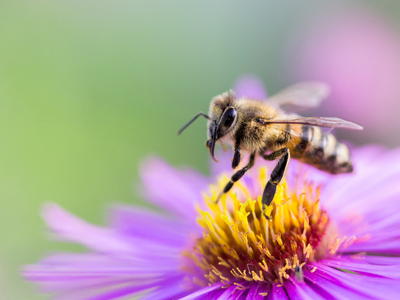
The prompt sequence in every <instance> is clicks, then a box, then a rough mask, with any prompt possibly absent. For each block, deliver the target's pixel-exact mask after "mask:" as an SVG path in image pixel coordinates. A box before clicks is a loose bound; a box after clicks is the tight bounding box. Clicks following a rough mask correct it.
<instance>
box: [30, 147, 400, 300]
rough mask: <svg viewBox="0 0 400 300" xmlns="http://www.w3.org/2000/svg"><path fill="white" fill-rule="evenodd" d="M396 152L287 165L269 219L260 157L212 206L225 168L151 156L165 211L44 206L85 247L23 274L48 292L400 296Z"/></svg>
mask: <svg viewBox="0 0 400 300" xmlns="http://www.w3.org/2000/svg"><path fill="white" fill-rule="evenodd" d="M399 159H400V151H399V150H392V151H386V150H384V149H381V148H379V147H375V146H368V147H363V148H358V149H354V150H353V162H354V169H355V171H354V173H353V174H346V175H340V176H332V175H329V174H325V173H323V172H321V171H318V170H316V169H314V168H312V167H308V166H306V165H303V164H301V163H299V162H297V161H295V160H292V161H291V162H290V166H289V169H288V171H287V174H286V180H285V181H284V182H283V183H282V184H280V185H279V189H278V191H277V194H276V196H275V199H274V202H273V205H272V206H271V208H272V210H271V216H272V218H271V220H270V221H267V220H266V219H265V218H264V217H263V215H262V214H261V210H260V204H261V203H260V195H261V193H262V189H263V187H264V185H265V183H266V181H267V179H268V177H267V176H266V174H268V173H267V172H268V171H269V170H270V169H268V167H266V165H265V163H264V162H262V163H261V161H260V163H259V164H256V166H255V167H254V168H253V169H252V170H250V171H249V172H248V174H246V175H245V177H244V180H241V181H240V182H238V184H237V185H236V186H235V187H234V189H233V190H232V192H230V193H228V194H227V195H226V196H224V197H222V199H221V201H220V203H219V204H218V205H216V204H214V202H213V201H214V199H215V195H216V194H217V193H218V192H219V190H220V189H221V188H223V186H224V184H225V183H226V181H227V180H228V176H229V175H230V171H229V170H227V172H225V173H223V174H222V175H221V176H219V177H218V179H207V178H205V177H204V176H202V175H200V174H198V173H197V172H195V171H193V170H188V169H185V170H176V169H174V168H173V167H171V166H169V165H168V164H166V163H165V162H163V161H162V160H160V159H158V158H153V159H149V160H148V161H146V162H144V164H143V165H142V168H141V172H140V174H141V178H142V186H143V190H144V194H145V196H146V198H147V199H148V200H149V201H150V202H152V203H153V204H155V205H157V206H159V207H161V208H162V212H154V211H150V210H147V209H143V208H137V207H128V206H116V207H114V208H113V209H111V210H110V213H109V221H108V225H107V226H104V227H103V226H96V225H92V224H89V223H87V222H85V221H83V220H81V219H80V218H78V217H76V216H74V215H72V214H70V213H69V212H67V211H65V210H63V209H62V208H60V207H59V206H57V205H55V204H49V205H47V206H46V207H45V208H44V210H43V218H44V220H45V221H46V223H47V225H48V226H49V228H50V229H51V231H52V232H53V233H54V234H55V236H56V237H58V238H59V239H61V240H64V241H69V242H74V243H78V244H81V245H84V246H86V247H87V248H88V251H87V252H86V253H61V254H53V255H51V256H49V257H48V258H45V259H44V260H42V261H40V262H38V263H37V264H35V265H30V266H27V267H26V268H25V270H24V276H25V277H26V278H27V279H28V280H30V281H34V282H36V283H38V284H39V285H40V286H41V288H42V291H44V292H46V293H50V294H52V295H54V298H55V299H96V300H100V299H126V298H132V297H135V296H141V298H140V299H186V300H189V299H349V298H352V299H398V298H399V297H400V284H399V283H400V281H399V279H400V231H399V228H400V213H399V212H400V201H399V200H400V185H399V184H398V183H399V182H400V181H399V180H400V165H399V164H398V163H397V162H398V161H399ZM225 160H226V161H225V162H224V161H222V164H223V165H225V166H229V162H228V160H229V158H228V157H227V156H225ZM218 175H220V174H213V177H214V176H218ZM311 179H312V180H311ZM207 183H212V184H214V185H212V186H211V187H207ZM202 191H203V194H202Z"/></svg>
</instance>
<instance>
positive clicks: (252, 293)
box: [246, 283, 260, 300]
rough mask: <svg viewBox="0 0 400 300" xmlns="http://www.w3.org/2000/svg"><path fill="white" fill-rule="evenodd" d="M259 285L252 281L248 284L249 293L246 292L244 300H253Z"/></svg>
mask: <svg viewBox="0 0 400 300" xmlns="http://www.w3.org/2000/svg"><path fill="white" fill-rule="evenodd" d="M259 288H260V285H259V284H258V283H253V284H252V285H251V286H250V290H249V293H248V294H247V297H246V300H253V299H254V298H255V297H256V296H257V295H258V289H259Z"/></svg>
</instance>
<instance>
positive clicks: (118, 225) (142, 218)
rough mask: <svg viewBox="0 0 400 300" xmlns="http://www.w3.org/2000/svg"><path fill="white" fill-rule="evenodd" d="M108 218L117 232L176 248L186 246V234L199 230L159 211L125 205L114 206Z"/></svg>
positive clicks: (197, 227)
mask: <svg viewBox="0 0 400 300" xmlns="http://www.w3.org/2000/svg"><path fill="white" fill-rule="evenodd" d="M109 219H110V226H111V227H112V228H114V229H115V230H117V231H118V232H121V233H123V234H126V235H128V236H130V237H133V238H142V239H147V240H154V241H157V242H159V243H163V244H167V245H174V246H175V247H176V248H181V247H184V246H187V245H188V236H190V234H193V233H196V232H198V231H200V227H199V226H195V224H193V226H188V224H187V223H183V222H179V221H178V220H171V218H168V217H165V216H162V215H161V214H159V213H156V212H152V211H149V210H145V209H140V208H134V207H130V206H125V205H119V206H114V207H113V208H112V209H111V212H110V216H109ZM200 233H201V231H200V232H199V234H200Z"/></svg>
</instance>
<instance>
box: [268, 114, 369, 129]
mask: <svg viewBox="0 0 400 300" xmlns="http://www.w3.org/2000/svg"><path fill="white" fill-rule="evenodd" d="M265 124H266V125H268V124H301V125H308V126H317V127H324V128H331V129H334V128H345V129H352V130H362V129H363V127H362V126H360V125H358V124H356V123H353V122H349V121H345V120H342V119H339V118H326V117H290V118H285V119H272V120H266V121H265Z"/></svg>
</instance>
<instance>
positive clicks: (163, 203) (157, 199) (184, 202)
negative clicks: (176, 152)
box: [140, 158, 208, 223]
mask: <svg viewBox="0 0 400 300" xmlns="http://www.w3.org/2000/svg"><path fill="white" fill-rule="evenodd" d="M140 174H141V178H142V183H143V186H144V191H143V193H144V196H145V197H146V199H148V200H149V201H151V202H153V203H154V204H156V205H157V206H160V207H162V208H164V209H166V210H167V211H170V212H172V213H174V214H177V215H179V217H180V218H183V219H184V220H186V221H188V222H189V223H195V216H196V215H197V214H196V209H195V205H196V204H197V203H199V202H200V200H201V199H202V194H201V193H202V191H204V190H207V184H208V180H207V179H206V178H205V177H204V176H202V175H200V174H198V173H195V172H193V171H191V170H186V171H185V170H181V171H177V170H176V169H174V168H172V167H171V166H169V165H168V164H166V163H165V162H164V161H163V160H161V159H159V158H151V159H148V160H147V161H146V162H144V163H143V164H142V167H141V171H140Z"/></svg>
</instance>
